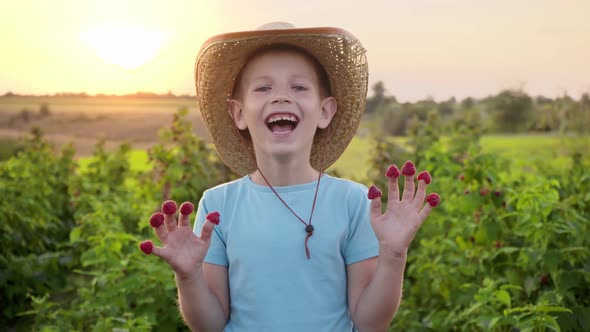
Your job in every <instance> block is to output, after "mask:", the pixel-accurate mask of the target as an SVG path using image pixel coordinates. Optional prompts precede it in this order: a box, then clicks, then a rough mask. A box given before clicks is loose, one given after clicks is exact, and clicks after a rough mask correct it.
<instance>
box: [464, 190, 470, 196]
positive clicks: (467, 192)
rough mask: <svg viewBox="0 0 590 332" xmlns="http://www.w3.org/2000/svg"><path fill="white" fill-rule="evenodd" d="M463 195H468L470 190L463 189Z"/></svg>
mask: <svg viewBox="0 0 590 332" xmlns="http://www.w3.org/2000/svg"><path fill="white" fill-rule="evenodd" d="M463 193H464V194H465V195H469V194H471V191H469V189H465V191H464V192H463Z"/></svg>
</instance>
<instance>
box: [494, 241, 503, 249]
mask: <svg viewBox="0 0 590 332" xmlns="http://www.w3.org/2000/svg"><path fill="white" fill-rule="evenodd" d="M495 246H496V249H500V248H502V242H500V241H496V244H495Z"/></svg>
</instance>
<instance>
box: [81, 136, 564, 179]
mask: <svg viewBox="0 0 590 332" xmlns="http://www.w3.org/2000/svg"><path fill="white" fill-rule="evenodd" d="M393 139H394V140H395V141H397V142H398V143H400V144H403V143H404V141H405V140H406V138H405V137H395V138H393ZM570 144H571V143H568V142H564V141H563V139H562V138H561V137H559V136H553V135H489V136H484V137H482V139H481V145H482V149H483V151H484V152H497V153H499V154H500V155H501V156H503V157H506V158H508V159H510V160H511V161H512V163H513V164H512V166H513V167H515V168H516V169H518V170H520V171H535V170H536V169H538V168H539V167H554V168H558V169H562V168H564V167H566V166H567V165H568V162H569V157H568V155H567V154H568V151H569V147H570ZM372 148H373V145H372V144H371V142H370V141H369V139H368V138H360V137H354V138H353V140H352V142H351V143H350V145H349V146H348V148H347V149H346V151H345V152H344V154H343V155H342V156H341V157H340V159H338V161H337V162H336V163H334V165H332V167H331V168H330V169H329V170H333V169H336V170H337V171H338V172H339V173H340V174H341V175H342V176H343V177H345V178H357V179H361V178H363V177H364V176H365V175H366V172H367V167H368V158H369V155H370V151H371V149H372ZM130 161H131V165H132V168H133V169H135V170H146V169H149V167H150V165H149V162H148V158H147V153H146V151H144V150H133V151H132V152H131V156H130ZM88 162H89V159H88V158H83V159H80V166H81V167H84V166H85V165H86V164H87V163H88Z"/></svg>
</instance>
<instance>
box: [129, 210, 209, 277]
mask: <svg viewBox="0 0 590 332" xmlns="http://www.w3.org/2000/svg"><path fill="white" fill-rule="evenodd" d="M176 210H177V209H176V203H175V202H174V201H166V202H164V203H163V204H162V212H156V213H154V214H153V215H152V217H151V218H150V224H151V225H152V227H153V228H154V231H155V232H156V235H157V236H158V239H160V241H161V243H162V245H163V246H162V247H156V246H154V245H153V244H152V243H151V241H144V242H142V243H141V245H140V249H141V250H142V251H143V252H144V253H146V254H150V253H151V254H154V255H156V256H159V257H161V258H162V259H164V261H166V263H168V265H170V267H171V268H172V269H173V270H174V272H175V273H176V274H177V275H178V276H179V277H181V278H184V277H189V276H191V275H193V273H195V272H196V271H198V270H199V269H200V267H201V264H202V263H203V260H204V259H205V255H206V254H207V250H208V249H209V245H210V244H211V234H212V233H213V227H214V226H215V224H218V223H219V213H217V212H215V213H210V214H209V215H208V216H207V221H206V222H205V223H204V224H203V228H202V230H201V236H197V235H196V234H195V233H194V232H193V228H192V227H191V225H190V221H189V215H190V214H191V213H192V212H193V210H194V206H193V204H192V203H190V202H184V203H182V205H181V206H180V214H179V215H178V222H177V220H176Z"/></svg>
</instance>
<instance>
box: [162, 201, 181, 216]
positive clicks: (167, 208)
mask: <svg viewBox="0 0 590 332" xmlns="http://www.w3.org/2000/svg"><path fill="white" fill-rule="evenodd" d="M177 209H178V207H177V206H176V202H175V201H173V200H167V201H165V202H164V203H163V204H162V212H164V214H168V215H170V214H174V213H176V210H177Z"/></svg>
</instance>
